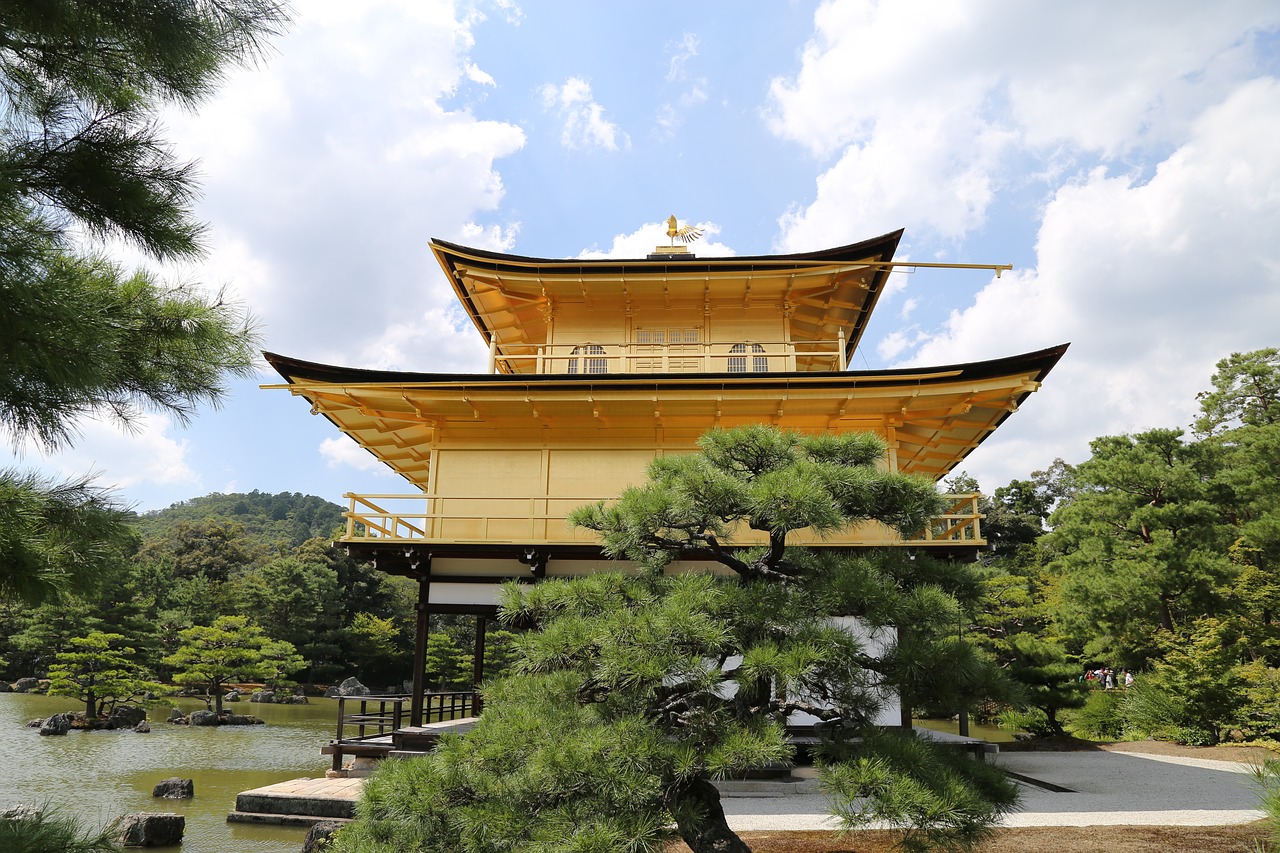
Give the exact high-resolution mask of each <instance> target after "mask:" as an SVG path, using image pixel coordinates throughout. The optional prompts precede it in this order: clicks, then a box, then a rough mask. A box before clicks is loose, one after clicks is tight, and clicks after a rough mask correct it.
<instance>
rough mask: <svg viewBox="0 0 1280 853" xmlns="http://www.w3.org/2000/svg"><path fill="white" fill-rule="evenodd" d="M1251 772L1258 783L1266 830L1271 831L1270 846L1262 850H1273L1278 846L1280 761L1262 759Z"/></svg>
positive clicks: (1279, 843)
mask: <svg viewBox="0 0 1280 853" xmlns="http://www.w3.org/2000/svg"><path fill="white" fill-rule="evenodd" d="M1252 772H1253V779H1254V781H1255V782H1257V783H1258V789H1259V791H1258V799H1259V805H1261V806H1262V810H1263V811H1264V812H1266V818H1265V820H1266V822H1267V828H1268V829H1270V830H1271V838H1270V844H1269V845H1267V846H1266V847H1264V848H1262V849H1263V850H1274V849H1276V845H1280V760H1277V759H1274V758H1267V759H1264V760H1263V762H1262V763H1261V764H1258V765H1255V766H1254V768H1253V771H1252Z"/></svg>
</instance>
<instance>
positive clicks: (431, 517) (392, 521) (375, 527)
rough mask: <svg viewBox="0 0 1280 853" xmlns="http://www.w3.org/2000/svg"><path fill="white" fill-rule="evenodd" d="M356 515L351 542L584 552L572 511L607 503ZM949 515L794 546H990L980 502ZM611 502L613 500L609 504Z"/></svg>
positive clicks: (359, 508)
mask: <svg viewBox="0 0 1280 853" xmlns="http://www.w3.org/2000/svg"><path fill="white" fill-rule="evenodd" d="M346 497H347V499H348V500H349V501H350V508H349V509H348V511H347V512H346V513H344V515H345V516H346V519H347V531H346V536H344V537H343V541H347V542H367V541H370V540H380V541H389V542H395V543H401V542H403V543H406V544H407V543H418V542H421V543H432V542H489V543H492V542H511V543H514V544H523V545H537V544H548V545H569V544H573V545H582V544H594V543H596V542H598V541H599V539H598V536H597V534H596V533H595V532H594V531H591V530H584V529H580V528H575V527H571V526H569V524H568V523H567V522H566V520H565V519H566V518H567V517H568V514H569V512H570V511H572V510H573V509H575V508H576V507H579V506H582V505H584V504H589V503H594V502H596V501H598V500H602V498H599V497H561V496H554V497H552V496H547V495H539V496H535V497H492V496H463V495H448V496H443V495H425V494H416V495H394V494H385V495H357V494H351V493H348V494H347V495H346ZM945 497H946V498H947V500H948V502H949V506H948V508H947V510H946V511H945V512H943V513H942V514H940V515H938V516H937V517H935V518H933V519H930V521H929V523H928V524H927V525H926V526H925V529H924V530H923V531H921V532H920V533H918V534H916V535H913V536H908V537H903V536H899V535H898V534H897V533H896V532H894V531H893V530H891V529H890V528H888V527H886V526H884V525H882V524H877V523H875V522H866V523H863V524H860V525H855V526H853V527H850V528H849V529H848V530H845V531H842V532H841V533H839V534H837V535H834V536H828V537H825V538H823V539H821V540H819V539H817V538H816V537H812V536H809V535H807V534H806V532H805V531H796V534H795V536H794V537H793V541H795V542H797V543H807V544H824V545H837V546H841V545H843V546H857V545H876V546H891V547H892V546H900V547H917V546H925V547H929V546H947V545H957V544H965V545H982V544H985V540H983V538H982V527H981V521H982V517H983V516H982V514H981V513H980V512H979V511H978V498H979V495H978V494H976V493H973V494H961V495H946V496H945ZM605 500H607V498H605ZM761 536H762V534H757V533H756V532H755V531H743V535H739V536H734V537H732V541H733V542H734V543H735V544H744V545H747V544H758V543H757V541H756V540H757V539H760V538H761Z"/></svg>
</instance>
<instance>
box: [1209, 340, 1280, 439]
mask: <svg viewBox="0 0 1280 853" xmlns="http://www.w3.org/2000/svg"><path fill="white" fill-rule="evenodd" d="M1217 370H1218V372H1217V373H1215V374H1214V375H1213V379H1212V384H1213V390H1212V391H1202V392H1200V393H1199V394H1197V395H1196V399H1197V400H1199V401H1200V411H1201V413H1202V414H1201V417H1200V419H1199V420H1197V421H1196V431H1197V432H1200V433H1202V434H1206V435H1211V434H1215V433H1219V432H1221V431H1222V430H1224V429H1228V428H1230V427H1231V426H1233V425H1244V426H1268V425H1275V424H1280V349H1276V348H1275V347H1268V348H1266V349H1260V350H1254V351H1253V352H1247V353H1238V352H1236V353H1232V354H1231V355H1230V357H1228V358H1224V359H1222V360H1221V361H1219V362H1218V364H1217Z"/></svg>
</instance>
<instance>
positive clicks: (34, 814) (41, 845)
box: [0, 806, 123, 853]
mask: <svg viewBox="0 0 1280 853" xmlns="http://www.w3.org/2000/svg"><path fill="white" fill-rule="evenodd" d="M0 850H4V851H5V853H116V851H122V850H123V848H121V847H120V845H119V844H117V843H116V841H115V839H114V838H113V837H112V836H111V833H109V832H108V831H107V830H105V829H102V830H98V831H96V832H95V831H93V830H90V829H87V828H86V827H85V826H84V825H82V824H81V823H80V821H78V820H77V819H76V818H74V817H71V816H69V815H61V814H58V813H56V812H54V811H51V810H50V809H48V808H43V809H36V808H30V807H25V806H17V807H16V808H12V809H10V810H9V811H7V812H4V813H3V814H0Z"/></svg>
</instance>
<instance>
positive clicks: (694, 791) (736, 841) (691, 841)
mask: <svg viewBox="0 0 1280 853" xmlns="http://www.w3.org/2000/svg"><path fill="white" fill-rule="evenodd" d="M673 794H674V796H673V797H672V800H674V801H676V802H673V804H672V805H674V806H676V807H677V811H681V812H683V811H685V809H680V808H678V807H679V806H684V807H686V808H687V809H688V811H689V812H690V813H689V814H680V815H677V817H676V828H677V829H678V830H679V832H680V837H681V838H682V839H684V843H685V844H688V845H689V849H690V850H692V851H693V853H751V848H750V847H748V846H747V845H746V844H744V843H743V842H742V839H741V838H739V837H738V836H737V835H736V834H735V833H734V831H733V830H732V829H730V828H729V822H728V821H727V820H725V816H724V808H722V807H721V805H720V792H719V791H717V790H716V786H715V785H712V784H711V782H710V781H709V780H707V779H695V780H693V781H692V782H689V783H688V784H686V785H682V786H680V788H679V789H677V790H676V791H674V792H673ZM689 807H692V808H689Z"/></svg>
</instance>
